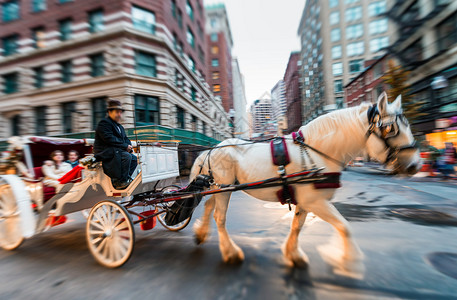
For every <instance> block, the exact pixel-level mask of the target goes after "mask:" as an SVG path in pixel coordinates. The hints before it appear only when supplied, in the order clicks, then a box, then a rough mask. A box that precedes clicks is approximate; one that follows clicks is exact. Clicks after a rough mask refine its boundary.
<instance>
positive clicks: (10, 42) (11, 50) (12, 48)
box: [2, 34, 18, 56]
mask: <svg viewBox="0 0 457 300" xmlns="http://www.w3.org/2000/svg"><path fill="white" fill-rule="evenodd" d="M17 40H18V35H17V34H14V35H10V36H7V37H5V38H3V39H2V44H3V55H4V56H8V55H12V54H15V53H17Z"/></svg>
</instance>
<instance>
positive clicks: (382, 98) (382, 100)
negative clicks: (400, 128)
mask: <svg viewBox="0 0 457 300" xmlns="http://www.w3.org/2000/svg"><path fill="white" fill-rule="evenodd" d="M386 109H387V94H386V92H382V94H381V95H379V97H378V110H379V112H381V114H383V113H385V112H386Z"/></svg>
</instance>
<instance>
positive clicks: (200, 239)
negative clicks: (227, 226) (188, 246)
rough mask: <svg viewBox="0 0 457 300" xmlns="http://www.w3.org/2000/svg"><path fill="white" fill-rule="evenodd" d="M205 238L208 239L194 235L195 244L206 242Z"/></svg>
mask: <svg viewBox="0 0 457 300" xmlns="http://www.w3.org/2000/svg"><path fill="white" fill-rule="evenodd" d="M205 240H206V239H205V238H203V237H201V236H199V235H195V236H194V241H195V244H197V245H201V244H203V243H204V242H205Z"/></svg>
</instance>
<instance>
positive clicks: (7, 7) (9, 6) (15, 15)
mask: <svg viewBox="0 0 457 300" xmlns="http://www.w3.org/2000/svg"><path fill="white" fill-rule="evenodd" d="M20 10H21V8H20V6H19V1H18V0H10V1H6V2H4V3H2V20H3V22H11V21H14V20H17V19H19V17H20Z"/></svg>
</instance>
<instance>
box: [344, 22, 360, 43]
mask: <svg viewBox="0 0 457 300" xmlns="http://www.w3.org/2000/svg"><path fill="white" fill-rule="evenodd" d="M362 35H363V25H362V24H354V25H350V26H348V27H346V39H348V40H351V39H356V38H359V37H361V36H362Z"/></svg>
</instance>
